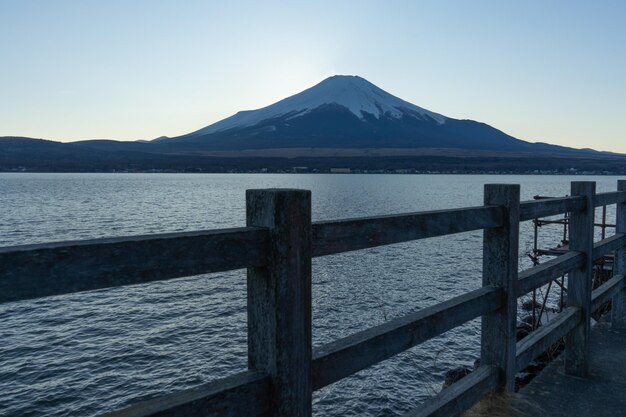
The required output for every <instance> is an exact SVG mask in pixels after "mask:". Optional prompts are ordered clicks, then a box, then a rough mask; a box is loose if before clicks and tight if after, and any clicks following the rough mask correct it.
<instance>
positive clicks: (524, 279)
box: [516, 251, 585, 297]
mask: <svg viewBox="0 0 626 417" xmlns="http://www.w3.org/2000/svg"><path fill="white" fill-rule="evenodd" d="M584 260H585V256H584V255H583V254H582V253H580V252H572V251H570V252H567V253H566V254H564V255H561V256H559V257H558V258H554V259H551V260H549V261H547V262H545V263H542V264H540V265H537V266H534V267H532V268H530V269H526V270H524V271H522V272H520V273H519V274H518V280H517V290H516V293H517V296H518V297H521V296H522V295H524V294H527V293H529V292H530V291H532V290H534V289H536V288H539V287H541V286H543V285H545V284H547V283H549V282H550V281H553V280H554V279H556V278H558V277H560V276H562V275H563V274H566V273H568V272H569V271H571V270H572V269H575V268H580V267H581V266H582V265H583V262H584Z"/></svg>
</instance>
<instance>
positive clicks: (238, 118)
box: [192, 75, 446, 135]
mask: <svg viewBox="0 0 626 417" xmlns="http://www.w3.org/2000/svg"><path fill="white" fill-rule="evenodd" d="M329 104H335V105H339V106H342V107H345V108H347V109H348V110H349V111H350V112H351V113H353V114H354V115H356V116H357V117H359V118H360V119H364V118H365V115H364V113H369V114H371V115H373V116H374V117H375V118H377V119H378V118H380V117H381V116H386V117H393V118H401V117H402V116H404V115H410V116H413V117H419V118H421V119H425V120H428V119H432V120H434V121H435V122H436V123H437V124H443V123H445V120H446V118H445V116H442V115H440V114H438V113H434V112H431V111H428V110H426V109H423V108H421V107H418V106H416V105H414V104H411V103H409V102H407V101H404V100H402V99H400V98H398V97H396V96H393V95H391V94H389V93H387V92H386V91H384V90H382V89H380V88H378V87H377V86H375V85H374V84H372V83H370V82H369V81H367V80H365V79H364V78H361V77H358V76H350V75H335V76H332V77H329V78H326V79H325V80H323V81H322V82H320V83H319V84H317V85H315V86H313V87H311V88H309V89H307V90H304V91H302V92H301V93H298V94H296V95H293V96H291V97H287V98H285V99H283V100H281V101H279V102H277V103H274V104H272V105H269V106H267V107H263V108H261V109H258V110H248V111H241V112H238V113H237V114H235V115H233V116H231V117H228V118H226V119H224V120H221V121H219V122H217V123H214V124H212V125H210V126H207V127H205V128H203V129H200V130H198V131H196V132H193V133H192V135H206V134H210V133H215V132H219V131H223V130H228V129H232V128H241V127H247V126H253V125H255V124H257V123H259V122H261V121H263V120H267V119H272V118H276V117H281V116H288V117H289V118H295V117H298V116H301V115H304V114H306V113H308V112H310V111H312V110H314V109H316V108H318V107H320V106H323V105H329Z"/></svg>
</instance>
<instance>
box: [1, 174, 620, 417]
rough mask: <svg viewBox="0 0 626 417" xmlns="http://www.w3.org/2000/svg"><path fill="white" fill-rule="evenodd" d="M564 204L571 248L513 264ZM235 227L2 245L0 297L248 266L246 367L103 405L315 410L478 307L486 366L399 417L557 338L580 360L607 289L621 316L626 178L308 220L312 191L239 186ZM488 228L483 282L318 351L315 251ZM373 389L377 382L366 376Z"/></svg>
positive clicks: (130, 414) (241, 412)
mask: <svg viewBox="0 0 626 417" xmlns="http://www.w3.org/2000/svg"><path fill="white" fill-rule="evenodd" d="M610 204H617V209H616V217H617V218H616V225H617V228H616V234H615V235H614V236H612V237H610V238H607V239H604V240H601V241H599V242H595V243H594V237H593V236H594V233H593V223H594V212H595V207H599V206H606V205H610ZM565 212H569V213H570V216H571V217H570V219H571V220H570V228H571V229H570V251H569V252H568V253H567V254H565V255H562V256H560V257H558V258H555V259H553V260H551V261H549V262H546V263H544V264H542V265H539V266H535V267H533V268H531V269H528V270H525V271H522V272H519V273H518V240H519V224H520V222H521V221H526V220H531V219H534V218H538V217H545V216H551V215H557V214H561V213H565ZM246 216H247V226H246V227H243V228H233V229H222V230H209V231H198V232H189V233H172V234H158V235H148V236H133V237H122V238H112V239H96V240H86V241H73V242H61V243H50V244H41V245H25V246H14V247H3V248H0V302H14V301H19V300H25V299H31V298H37V297H46V296H52V295H58V294H66V293H72V292H78V291H89V290H96V289H101V288H109V287H117V286H122V285H131V284H141V283H145V282H150V281H157V280H166V279H173V278H178V277H184V276H191V275H198V274H205V273H209V272H218V271H226V270H233V269H240V268H247V271H248V272H247V300H248V301H247V302H248V369H249V370H248V371H246V372H242V373H239V374H236V375H232V376H230V377H228V378H224V379H220V380H217V381H214V382H211V383H208V384H205V385H202V386H199V387H197V388H193V389H189V390H185V391H182V392H178V393H174V394H170V395H165V396H163V397H160V398H156V399H153V400H148V401H144V402H140V403H137V404H135V405H132V406H130V407H128V408H126V409H123V410H120V411H116V412H112V413H108V414H106V416H108V417H140V416H141V417H148V416H150V417H156V416H159V417H161V416H186V417H193V416H214V415H215V416H262V415H263V416H281V417H298V416H310V415H311V398H312V393H313V391H315V390H318V389H320V388H322V387H325V386H327V385H329V384H332V383H334V382H336V381H339V380H340V379H342V378H345V377H347V376H349V375H351V374H354V373H355V372H358V371H360V370H362V369H364V368H367V367H369V366H371V365H374V364H376V363H378V362H381V361H383V360H385V359H388V358H390V357H392V356H393V355H396V354H398V353H400V352H402V351H404V350H406V349H409V348H411V347H414V346H416V345H418V344H420V343H422V342H424V341H426V340H428V339H431V338H433V337H435V336H438V335H440V334H442V333H444V332H446V331H448V330H450V329H452V328H455V327H457V326H460V325H462V324H464V323H466V322H468V321H469V320H472V319H475V318H477V317H482V333H481V362H480V363H481V365H480V367H479V368H478V369H477V370H475V371H474V372H472V373H471V374H470V375H468V376H466V377H465V378H463V379H461V380H460V381H458V382H456V383H455V384H453V385H451V386H449V387H448V388H445V389H444V390H442V391H441V392H440V393H439V394H438V395H437V396H435V397H433V398H431V399H429V400H428V401H426V402H425V403H424V404H422V405H421V406H420V407H419V408H418V409H416V410H414V411H412V412H410V413H408V414H407V416H450V415H457V414H459V413H460V412H462V411H464V410H466V409H468V408H469V407H471V406H472V405H473V404H474V403H475V402H476V401H478V400H480V399H481V398H482V397H484V396H485V395H487V394H489V393H492V392H507V391H508V392H510V391H512V390H513V389H514V381H515V373H516V372H518V371H520V370H521V369H523V368H524V367H525V366H526V365H527V364H528V363H529V362H530V361H531V360H532V359H534V358H535V357H537V356H539V355H540V354H541V353H542V352H544V351H545V350H546V349H547V348H548V347H549V346H551V345H552V344H553V343H555V342H556V341H558V340H559V339H560V338H563V337H565V340H566V351H565V355H566V356H565V358H566V361H565V364H566V372H568V373H569V374H572V375H577V376H582V377H584V376H586V375H587V372H588V366H589V365H588V354H589V327H590V315H591V313H592V312H593V311H595V310H596V309H597V308H598V307H599V306H600V305H602V304H603V303H604V302H606V301H608V300H611V299H612V301H613V308H612V315H613V317H612V323H613V325H614V326H616V327H618V328H626V294H625V291H626V290H625V285H624V273H625V272H626V181H624V180H620V181H618V191H615V192H609V193H602V194H596V192H595V183H594V182H573V183H572V187H571V196H570V197H564V198H553V199H544V200H536V201H524V202H520V188H519V185H500V184H491V185H486V186H485V194H484V205H483V206H480V207H469V208H460V209H453V210H441V211H428V212H418V213H409V214H402V215H391V216H380V217H367V218H358V219H349V220H338V221H326V222H315V223H311V193H310V191H305V190H286V189H268V190H248V191H247V192H246ZM479 229H484V242H483V286H482V288H480V289H478V290H475V291H470V292H468V293H466V294H463V295H461V296H458V297H455V298H452V299H450V300H448V301H445V302H443V303H440V304H437V305H434V306H431V307H428V308H424V309H421V310H419V311H417V312H414V313H411V314H408V315H406V316H404V317H401V318H397V319H394V320H391V321H389V322H387V323H384V324H382V325H379V326H375V327H372V328H369V329H367V330H364V331H361V332H358V333H356V334H353V335H350V336H348V337H345V338H342V339H339V340H336V341H334V342H332V343H329V344H327V345H325V346H322V347H320V348H318V349H315V350H313V349H312V347H311V259H312V258H313V257H316V256H325V255H332V254H337V253H341V252H347V251H354V250H359V249H365V248H371V247H375V246H380V245H388V244H393V243H399V242H406V241H410V240H416V239H426V238H430V237H435V236H443V235H449V234H453V233H461V232H468V231H472V230H479ZM613 252H614V253H615V264H614V276H613V278H612V279H610V280H609V281H608V282H606V283H605V284H603V285H602V286H601V287H599V288H597V289H596V290H594V291H593V292H592V287H591V282H592V277H591V274H592V264H593V261H594V260H595V259H598V258H600V257H602V256H604V255H606V254H608V253H613ZM565 273H568V274H569V279H568V294H569V296H568V306H567V308H566V309H565V310H564V311H563V312H561V313H560V314H558V316H557V317H556V318H555V319H553V320H552V321H550V323H549V324H548V325H545V326H543V327H541V328H540V329H539V330H537V331H535V332H533V333H531V334H530V335H529V336H527V337H525V338H524V339H522V340H521V341H519V342H516V324H517V323H516V322H517V299H518V298H519V297H520V296H522V295H525V294H527V293H528V292H530V291H532V290H533V289H536V288H538V287H541V286H543V285H545V284H547V283H549V282H550V281H552V280H554V279H555V278H557V277H560V276H561V275H563V274H565ZM373 389H375V388H373Z"/></svg>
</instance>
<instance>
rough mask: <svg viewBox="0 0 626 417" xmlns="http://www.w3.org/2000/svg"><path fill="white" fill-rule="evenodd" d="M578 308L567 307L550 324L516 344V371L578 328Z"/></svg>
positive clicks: (579, 319)
mask: <svg viewBox="0 0 626 417" xmlns="http://www.w3.org/2000/svg"><path fill="white" fill-rule="evenodd" d="M582 317H583V316H582V312H581V310H580V308H578V307H568V308H566V309H565V310H563V311H562V312H561V313H559V314H558V315H557V316H556V317H555V318H554V319H552V320H551V321H550V323H548V324H546V325H545V326H542V327H540V328H539V329H537V330H535V331H534V332H532V333H531V334H529V335H528V336H526V337H525V338H523V339H522V340H520V341H519V342H518V343H517V359H516V363H517V365H516V371H517V372H520V371H521V370H522V369H524V368H525V367H526V366H528V364H529V363H530V361H532V360H533V359H535V358H536V357H537V356H539V355H541V354H542V353H543V352H545V351H546V350H548V348H549V347H550V346H552V345H553V344H554V343H556V342H557V341H558V340H559V339H560V338H562V337H563V336H565V335H566V334H568V333H569V332H570V331H572V329H574V328H575V327H576V326H578V325H579V324H580V322H581V320H582Z"/></svg>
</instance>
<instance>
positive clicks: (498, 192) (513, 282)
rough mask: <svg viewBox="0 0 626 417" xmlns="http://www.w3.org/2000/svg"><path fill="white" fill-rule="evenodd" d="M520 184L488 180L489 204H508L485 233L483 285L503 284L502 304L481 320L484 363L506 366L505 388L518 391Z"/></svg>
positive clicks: (486, 190) (503, 367)
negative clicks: (497, 222) (500, 219)
mask: <svg viewBox="0 0 626 417" xmlns="http://www.w3.org/2000/svg"><path fill="white" fill-rule="evenodd" d="M519 196H520V186H519V185H509V184H486V185H485V196H484V198H485V205H495V204H497V205H502V206H504V207H505V215H504V222H503V225H502V226H500V227H494V228H489V229H485V231H484V234H483V286H498V287H501V288H502V294H503V299H502V306H501V307H500V308H499V309H498V310H496V311H493V312H490V313H487V314H485V315H484V316H483V317H482V321H481V347H480V348H481V349H480V357H481V359H480V363H481V364H484V365H493V366H497V367H498V368H500V369H502V370H503V380H502V387H501V389H502V390H503V391H505V392H514V391H515V339H516V326H517V293H516V292H515V290H516V289H517V288H516V287H517V263H518V254H519V223H520V221H519V218H520V214H519V213H520V201H519V198H520V197H519Z"/></svg>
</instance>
